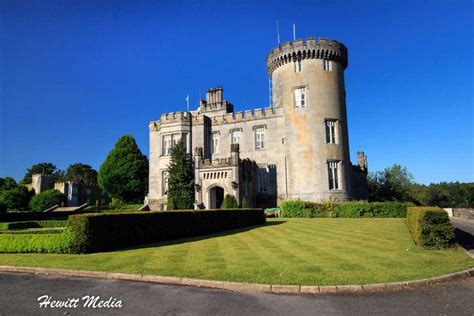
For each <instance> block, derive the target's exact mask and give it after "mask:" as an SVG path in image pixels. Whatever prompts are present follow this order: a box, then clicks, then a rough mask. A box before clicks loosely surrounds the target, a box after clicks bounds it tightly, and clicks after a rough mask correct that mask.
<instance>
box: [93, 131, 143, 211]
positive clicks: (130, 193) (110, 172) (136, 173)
mask: <svg viewBox="0 0 474 316" xmlns="http://www.w3.org/2000/svg"><path fill="white" fill-rule="evenodd" d="M98 181H99V186H100V187H101V189H102V190H104V191H106V192H107V193H108V194H109V195H110V196H111V197H113V198H116V199H119V200H121V201H124V202H126V203H140V202H143V199H144V197H145V194H146V192H147V190H148V159H147V157H146V156H145V155H143V154H142V152H141V151H140V149H139V148H138V146H137V143H136V142H135V139H134V138H133V136H128V135H126V136H122V137H120V139H119V140H118V141H117V142H116V143H115V146H114V148H113V149H112V150H111V151H110V153H109V155H108V156H107V158H106V159H105V161H104V162H103V163H102V165H101V166H100V169H99V175H98Z"/></svg>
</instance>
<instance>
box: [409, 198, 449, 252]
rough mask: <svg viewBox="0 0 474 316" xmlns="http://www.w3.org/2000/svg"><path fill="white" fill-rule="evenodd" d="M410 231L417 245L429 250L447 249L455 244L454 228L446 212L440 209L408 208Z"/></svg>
mask: <svg viewBox="0 0 474 316" xmlns="http://www.w3.org/2000/svg"><path fill="white" fill-rule="evenodd" d="M407 224H408V230H409V231H410V234H411V235H412V237H413V240H414V241H415V243H416V244H417V245H418V246H420V247H423V248H427V249H439V248H447V247H449V246H451V245H453V243H454V236H455V235H454V227H453V225H452V224H451V222H450V221H449V216H448V213H447V212H446V211H444V210H443V209H441V208H438V207H430V206H421V207H408V212H407Z"/></svg>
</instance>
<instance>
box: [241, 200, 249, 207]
mask: <svg viewBox="0 0 474 316" xmlns="http://www.w3.org/2000/svg"><path fill="white" fill-rule="evenodd" d="M242 208H249V202H247V199H246V198H243V199H242Z"/></svg>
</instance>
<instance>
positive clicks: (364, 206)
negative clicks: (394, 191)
mask: <svg viewBox="0 0 474 316" xmlns="http://www.w3.org/2000/svg"><path fill="white" fill-rule="evenodd" d="M336 212H337V216H338V217H356V218H357V217H398V218H403V217H406V214H407V213H406V207H405V206H404V205H403V204H402V203H399V202H373V203H360V202H350V203H340V204H337V206H336Z"/></svg>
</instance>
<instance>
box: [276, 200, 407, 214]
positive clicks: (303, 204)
mask: <svg viewBox="0 0 474 316" xmlns="http://www.w3.org/2000/svg"><path fill="white" fill-rule="evenodd" d="M280 208H281V213H282V216H283V217H350V218H358V217H384V218H386V217H398V218H403V217H406V214H407V213H406V212H407V211H406V207H405V205H404V204H403V203H399V202H373V203H364V202H343V203H333V202H325V203H314V202H308V201H301V200H288V201H283V202H282V203H281V207H280Z"/></svg>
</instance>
